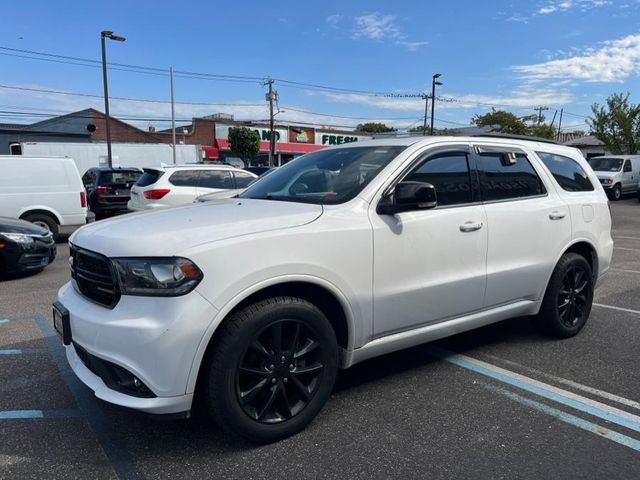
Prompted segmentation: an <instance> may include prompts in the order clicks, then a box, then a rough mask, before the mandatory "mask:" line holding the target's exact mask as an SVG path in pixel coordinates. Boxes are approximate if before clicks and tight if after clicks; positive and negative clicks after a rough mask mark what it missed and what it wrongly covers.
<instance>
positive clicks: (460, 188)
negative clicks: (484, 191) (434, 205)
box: [404, 153, 471, 205]
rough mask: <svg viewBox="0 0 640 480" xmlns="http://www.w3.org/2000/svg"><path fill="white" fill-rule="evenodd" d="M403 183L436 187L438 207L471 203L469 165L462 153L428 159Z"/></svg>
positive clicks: (446, 154) (445, 154)
mask: <svg viewBox="0 0 640 480" xmlns="http://www.w3.org/2000/svg"><path fill="white" fill-rule="evenodd" d="M404 181H413V182H427V183H430V184H432V185H433V186H434V187H436V195H437V196H438V205H457V204H461V203H470V202H471V182H470V177H469V163H468V161H467V156H466V155H465V154H464V153H444V154H441V155H436V156H434V157H430V158H428V159H427V160H426V161H425V162H424V163H422V164H421V165H420V166H418V168H416V169H415V170H414V171H413V172H411V173H410V174H409V175H408V176H407V177H406V178H405V179H404Z"/></svg>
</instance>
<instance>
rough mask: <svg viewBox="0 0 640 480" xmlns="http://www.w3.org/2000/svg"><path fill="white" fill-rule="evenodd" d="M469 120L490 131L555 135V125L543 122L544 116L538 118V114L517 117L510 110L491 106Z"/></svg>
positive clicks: (528, 134)
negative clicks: (486, 111) (487, 111)
mask: <svg viewBox="0 0 640 480" xmlns="http://www.w3.org/2000/svg"><path fill="white" fill-rule="evenodd" d="M471 122H472V123H473V124H475V125H477V126H478V127H490V128H491V131H492V132H499V133H510V134H513V135H527V136H530V137H540V138H548V139H553V138H555V136H556V129H555V127H554V126H553V125H549V124H547V123H544V117H540V118H539V117H538V115H525V116H522V117H518V116H517V115H515V114H513V113H511V112H507V111H505V110H496V109H495V108H493V109H491V111H490V112H489V113H485V114H484V115H477V114H476V115H475V116H474V117H473V118H472V119H471Z"/></svg>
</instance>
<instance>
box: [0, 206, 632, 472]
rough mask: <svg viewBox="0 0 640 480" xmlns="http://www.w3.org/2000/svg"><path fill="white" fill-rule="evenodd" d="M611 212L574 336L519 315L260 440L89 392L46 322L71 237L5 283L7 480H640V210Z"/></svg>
mask: <svg viewBox="0 0 640 480" xmlns="http://www.w3.org/2000/svg"><path fill="white" fill-rule="evenodd" d="M612 211H613V215H614V227H613V235H614V238H615V241H616V247H615V250H614V258H613V267H612V270H611V272H610V274H609V278H608V279H607V281H606V283H605V285H604V286H603V287H601V288H600V289H599V290H598V291H597V292H596V298H595V305H594V307H593V310H592V313H591V318H590V320H589V322H588V323H587V326H586V327H585V329H584V330H583V331H582V332H581V334H580V335H578V336H577V337H575V338H572V339H569V340H564V341H557V340H550V339H548V338H545V337H543V336H541V335H539V334H538V333H536V332H535V331H534V330H533V329H532V328H531V327H530V325H529V322H528V320H527V319H523V318H521V319H513V320H510V321H507V322H502V323H499V324H496V325H492V326H489V327H485V328H483V329H480V330H476V331H472V332H468V333H466V334H462V335H458V336H455V337H452V338H449V339H446V340H443V341H440V342H436V343H434V344H429V345H423V346H420V347H416V348H413V349H411V350H407V351H403V352H398V353H395V354H391V355H387V356H385V357H382V358H377V359H374V360H371V361H368V362H365V363H363V364H360V365H357V366H356V367H354V368H352V369H350V370H347V371H344V372H341V373H340V374H339V376H338V381H337V385H336V388H335V391H334V393H333V395H332V398H331V400H330V401H329V403H328V405H327V406H326V408H325V409H324V410H323V411H322V413H321V414H320V416H319V417H318V418H317V419H316V420H315V421H314V422H313V423H312V424H311V425H310V427H309V428H307V429H306V430H305V431H303V432H302V433H301V434H299V435H297V436H294V437H292V438H289V439H287V440H284V441H282V442H279V443H276V444H273V445H267V446H255V445H251V444H246V443H243V442H240V441H236V440H232V439H228V438H226V437H225V436H224V435H223V434H222V433H221V432H219V431H218V430H217V428H216V427H215V425H213V424H212V423H211V422H210V421H209V420H208V419H207V417H206V415H204V414H203V413H202V412H200V411H196V412H195V413H194V416H193V417H192V418H191V419H189V420H183V421H160V420H157V419H154V418H150V417H147V416H143V415H140V414H137V413H133V412H130V411H126V410H123V409H120V408H117V407H113V406H110V405H107V404H105V403H102V402H101V401H99V400H97V399H96V398H95V397H94V396H93V394H92V392H90V391H89V390H88V389H87V388H85V387H84V386H83V385H82V384H80V382H79V381H78V380H77V379H76V378H75V377H74V376H73V374H72V373H71V372H70V370H69V369H68V367H67V366H66V361H65V359H64V356H63V348H62V345H61V342H60V340H59V339H58V337H57V335H55V334H54V332H53V329H52V326H51V320H50V305H51V303H52V301H53V300H54V297H55V294H56V291H57V289H58V288H59V287H60V286H61V285H62V284H63V283H65V282H66V281H67V280H68V278H69V271H68V270H69V269H68V264H67V254H68V249H67V246H66V244H65V243H64V242H62V243H60V244H59V245H58V247H59V248H58V258H57V259H56V261H55V262H54V263H53V264H52V265H51V266H50V267H49V268H47V269H46V270H45V271H44V272H42V273H40V274H38V275H35V276H29V277H22V278H10V279H3V280H0V386H1V388H0V478H21V479H23V478H38V479H39V478H105V479H106V478H120V479H125V478H204V477H207V478H245V479H246V478H285V477H289V478H391V477H393V478H430V479H435V478H640V368H638V364H639V363H640V349H639V348H638V344H639V340H640V204H638V201H637V200H636V199H635V198H633V199H626V200H622V201H620V202H616V203H614V204H612ZM541 241H542V240H541Z"/></svg>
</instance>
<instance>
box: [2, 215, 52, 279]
mask: <svg viewBox="0 0 640 480" xmlns="http://www.w3.org/2000/svg"><path fill="white" fill-rule="evenodd" d="M55 258H56V243H55V242H54V241H53V235H52V234H51V232H50V231H49V230H47V229H45V228H42V227H39V226H38V225H34V224H33V223H30V222H27V221H25V220H16V219H15V218H7V217H0V274H7V273H22V272H39V271H41V270H43V269H44V268H45V267H46V266H47V265H49V264H50V263H51V262H53V260H54V259H55Z"/></svg>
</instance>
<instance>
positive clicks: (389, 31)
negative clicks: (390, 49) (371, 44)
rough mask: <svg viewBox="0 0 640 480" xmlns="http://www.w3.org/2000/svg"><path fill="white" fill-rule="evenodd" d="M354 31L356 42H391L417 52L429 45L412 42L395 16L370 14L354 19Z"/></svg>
mask: <svg viewBox="0 0 640 480" xmlns="http://www.w3.org/2000/svg"><path fill="white" fill-rule="evenodd" d="M353 21H354V24H355V26H354V29H353V33H352V35H351V38H353V39H354V40H359V39H367V40H376V41H379V42H383V41H389V42H391V43H392V44H394V45H398V46H400V47H403V48H405V49H406V50H408V51H410V52H415V51H416V50H419V49H420V48H422V47H424V46H425V45H428V43H429V42H425V41H415V40H410V39H409V38H408V36H407V35H406V34H405V33H404V32H403V31H402V30H401V28H400V27H399V26H398V24H397V21H396V17H395V16H394V15H388V14H387V15H383V14H381V13H369V14H366V15H360V16H358V17H355V18H354V19H353Z"/></svg>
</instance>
